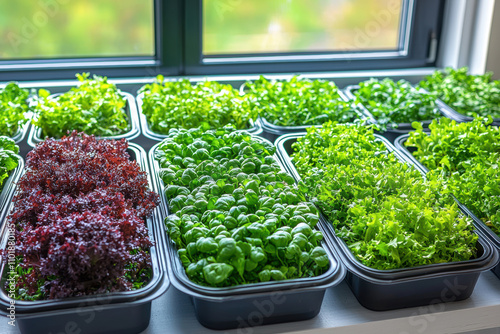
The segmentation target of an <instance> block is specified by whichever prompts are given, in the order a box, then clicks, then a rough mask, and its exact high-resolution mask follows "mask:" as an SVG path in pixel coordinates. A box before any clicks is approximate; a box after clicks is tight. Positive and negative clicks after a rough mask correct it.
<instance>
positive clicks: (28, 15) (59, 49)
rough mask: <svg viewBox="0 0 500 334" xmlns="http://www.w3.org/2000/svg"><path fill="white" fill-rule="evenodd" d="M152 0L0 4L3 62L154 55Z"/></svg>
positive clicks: (7, 0)
mask: <svg viewBox="0 0 500 334" xmlns="http://www.w3.org/2000/svg"><path fill="white" fill-rule="evenodd" d="M153 22H154V21H153V1H149V0H147V1H144V0H143V1H140V0H0V59H19V58H73V57H93V56H97V57H108V56H152V55H154V23H153Z"/></svg>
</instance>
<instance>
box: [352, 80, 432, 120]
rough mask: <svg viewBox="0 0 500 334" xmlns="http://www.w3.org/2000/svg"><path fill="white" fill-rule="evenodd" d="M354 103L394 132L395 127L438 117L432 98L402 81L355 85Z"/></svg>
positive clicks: (380, 81)
mask: <svg viewBox="0 0 500 334" xmlns="http://www.w3.org/2000/svg"><path fill="white" fill-rule="evenodd" d="M354 95H355V96H356V101H357V102H359V103H361V104H363V105H364V106H365V107H366V108H367V109H368V111H370V113H371V114H372V115H373V116H374V117H375V119H376V120H377V123H379V124H380V125H382V126H390V127H392V128H397V127H398V123H412V122H413V121H428V120H432V119H434V118H437V117H440V113H439V108H438V107H437V105H436V96H435V95H434V94H431V93H428V92H426V91H424V90H422V89H419V88H413V87H412V85H411V83H409V82H408V81H405V80H399V81H397V82H395V81H393V80H392V79H389V78H385V79H383V80H378V79H370V80H367V81H363V82H360V83H359V89H357V90H356V91H355V92H354Z"/></svg>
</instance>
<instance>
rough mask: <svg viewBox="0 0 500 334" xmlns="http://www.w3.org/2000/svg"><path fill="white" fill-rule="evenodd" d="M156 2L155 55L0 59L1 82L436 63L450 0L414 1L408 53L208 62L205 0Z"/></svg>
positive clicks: (276, 56) (277, 56)
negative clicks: (83, 74) (78, 75)
mask: <svg viewBox="0 0 500 334" xmlns="http://www.w3.org/2000/svg"><path fill="white" fill-rule="evenodd" d="M153 1H154V9H155V13H154V21H155V22H154V26H155V56H154V57H103V58H78V59H77V58H75V59H43V60H42V59H32V60H9V61H7V60H0V82H4V81H11V80H15V81H31V80H59V79H74V75H75V73H78V72H91V73H92V74H97V75H105V76H108V77H116V78H140V77H142V78H151V77H154V76H156V75H158V74H163V75H165V76H192V75H214V74H220V75H227V74H229V75H232V74H255V73H296V72H328V71H352V70H358V71H366V70H380V69H404V68H421V67H433V66H435V57H430V59H429V49H430V48H431V46H432V43H434V44H435V43H436V41H437V40H439V37H440V35H441V25H442V21H443V10H444V2H445V0H411V1H413V6H414V8H413V12H412V14H413V17H412V19H411V28H410V31H409V45H408V52H407V54H401V55H398V56H386V57H382V56H380V55H379V56H377V57H373V56H370V55H369V54H361V53H359V55H357V56H355V57H346V54H345V53H343V54H342V53H338V54H336V55H333V56H332V53H331V52H330V53H328V52H317V53H316V52H296V53H288V54H271V55H269V54H267V55H266V54H259V55H258V56H257V57H255V55H238V57H240V58H241V56H246V57H250V58H251V59H232V60H228V59H226V60H224V59H220V60H219V61H217V62H214V61H209V62H203V55H202V53H201V52H202V44H201V43H202V31H201V29H202V17H203V15H202V0H186V1H183V0H153ZM431 36H432V38H431ZM434 49H436V48H435V47H434ZM350 54H351V55H353V54H356V53H350ZM332 57H333V58H334V59H333V58H332ZM339 57H340V59H338V58H339ZM210 58H212V57H210ZM233 58H234V57H233Z"/></svg>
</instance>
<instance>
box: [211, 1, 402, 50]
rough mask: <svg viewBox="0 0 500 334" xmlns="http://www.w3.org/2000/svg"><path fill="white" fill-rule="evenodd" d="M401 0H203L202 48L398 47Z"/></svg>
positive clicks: (326, 48) (307, 48)
mask: <svg viewBox="0 0 500 334" xmlns="http://www.w3.org/2000/svg"><path fill="white" fill-rule="evenodd" d="M403 1H404V0H272V1H271V0H251V1H243V0H203V53H204V54H205V55H214V54H236V53H266V52H267V53H273V52H307V51H318V52H320V51H351V50H352V51H360V50H399V49H400V42H399V41H400V39H399V37H400V25H401V24H400V21H401V12H402V10H401V9H402V4H403Z"/></svg>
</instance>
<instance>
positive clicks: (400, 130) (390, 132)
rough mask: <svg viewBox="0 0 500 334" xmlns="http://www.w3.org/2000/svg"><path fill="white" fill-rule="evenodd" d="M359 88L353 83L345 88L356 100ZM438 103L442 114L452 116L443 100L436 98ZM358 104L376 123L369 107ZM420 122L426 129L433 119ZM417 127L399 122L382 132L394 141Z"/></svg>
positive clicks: (349, 96) (350, 97) (351, 97)
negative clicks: (394, 126)
mask: <svg viewBox="0 0 500 334" xmlns="http://www.w3.org/2000/svg"><path fill="white" fill-rule="evenodd" d="M358 89H359V85H351V86H347V87H346V88H345V94H346V95H347V97H348V98H349V99H351V100H353V101H354V100H356V96H355V95H354V91H356V90H358ZM436 104H437V107H438V109H439V112H440V113H441V115H443V116H445V117H448V118H451V117H449V116H448V114H447V113H446V112H445V111H444V110H443V109H442V105H443V104H444V103H443V102H442V101H440V100H438V99H436ZM358 106H359V107H360V108H361V109H362V110H363V111H364V112H365V113H367V114H369V115H370V116H371V117H372V118H373V119H375V123H376V118H375V116H373V115H372V114H371V112H370V111H369V110H368V108H366V107H365V105H364V104H362V103H358ZM420 123H421V124H422V126H423V127H424V129H428V128H429V124H431V123H432V120H427V121H420ZM414 130H415V129H414V128H413V127H412V126H411V123H399V124H398V127H397V128H396V129H395V128H392V127H388V128H387V129H386V131H383V132H380V134H381V135H382V136H383V137H385V138H387V139H388V140H389V141H390V142H391V143H393V142H394V140H395V139H396V138H397V137H399V136H401V135H403V134H407V133H408V132H410V131H414Z"/></svg>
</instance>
